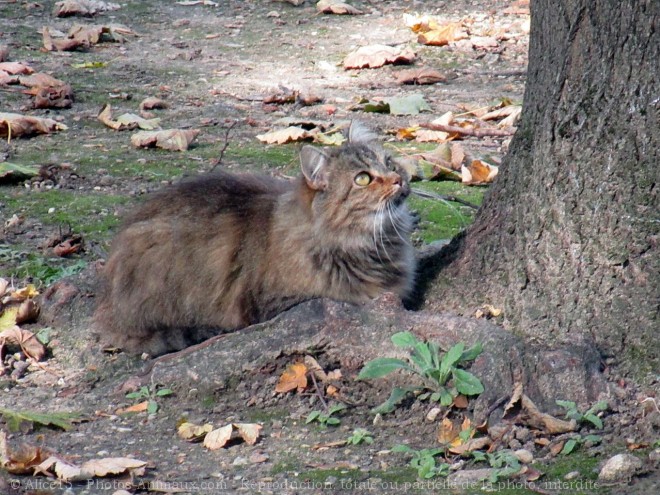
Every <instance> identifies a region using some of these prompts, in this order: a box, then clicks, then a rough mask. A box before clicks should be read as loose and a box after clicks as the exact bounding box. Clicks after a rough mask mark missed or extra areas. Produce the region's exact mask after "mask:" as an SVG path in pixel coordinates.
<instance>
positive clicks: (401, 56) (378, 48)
mask: <svg viewBox="0 0 660 495" xmlns="http://www.w3.org/2000/svg"><path fill="white" fill-rule="evenodd" d="M413 60H415V52H413V51H412V50H411V49H410V48H404V49H403V50H400V49H399V48H394V47H391V46H387V45H369V46H363V47H361V48H358V49H357V50H356V51H354V52H351V53H349V54H348V55H347V56H346V58H345V59H344V69H364V68H369V69H375V68H378V67H382V66H383V65H385V64H410V63H412V62H413Z"/></svg>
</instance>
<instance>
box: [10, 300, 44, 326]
mask: <svg viewBox="0 0 660 495" xmlns="http://www.w3.org/2000/svg"><path fill="white" fill-rule="evenodd" d="M5 311H6V310H5ZM39 311H40V308H39V305H38V304H37V303H36V302H35V301H34V299H26V300H25V301H23V302H22V303H21V304H19V305H18V310H17V312H16V323H17V324H21V323H29V322H31V321H34V320H36V319H37V317H38V316H39Z"/></svg>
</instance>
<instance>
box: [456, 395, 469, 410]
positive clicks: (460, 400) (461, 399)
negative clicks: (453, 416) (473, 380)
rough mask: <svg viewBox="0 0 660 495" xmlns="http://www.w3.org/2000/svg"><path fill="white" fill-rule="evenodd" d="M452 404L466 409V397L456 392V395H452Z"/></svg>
mask: <svg viewBox="0 0 660 495" xmlns="http://www.w3.org/2000/svg"><path fill="white" fill-rule="evenodd" d="M452 405H453V406H454V407H456V408H458V409H467V406H468V399H467V397H466V396H464V395H463V394H458V395H457V396H456V397H454V402H453V404H452Z"/></svg>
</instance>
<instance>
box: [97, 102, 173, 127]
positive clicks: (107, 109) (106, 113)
mask: <svg viewBox="0 0 660 495" xmlns="http://www.w3.org/2000/svg"><path fill="white" fill-rule="evenodd" d="M96 118H97V119H98V120H100V121H101V122H103V123H104V124H105V125H106V126H108V127H110V128H111V129H114V130H116V131H123V130H131V129H136V128H140V129H143V130H145V131H151V130H154V129H156V128H158V126H159V125H160V119H145V118H142V117H140V116H139V115H135V114H132V113H124V114H122V115H120V116H119V117H117V118H116V119H113V118H112V107H111V106H110V105H109V104H108V103H106V104H105V105H103V108H101V111H100V112H99V114H98V116H97V117H96Z"/></svg>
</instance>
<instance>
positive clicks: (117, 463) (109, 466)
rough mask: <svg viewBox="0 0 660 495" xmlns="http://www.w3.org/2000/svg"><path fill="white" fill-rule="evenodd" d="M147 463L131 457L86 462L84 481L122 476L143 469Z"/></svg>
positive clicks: (84, 464)
mask: <svg viewBox="0 0 660 495" xmlns="http://www.w3.org/2000/svg"><path fill="white" fill-rule="evenodd" d="M146 465H147V463H146V462H144V461H140V460H138V459H132V458H130V457H107V458H104V459H93V460H91V461H87V462H84V463H83V465H82V466H81V471H82V476H84V479H89V478H95V477H103V476H108V475H110V474H121V473H126V472H128V471H132V470H134V469H139V468H143V467H145V466H146Z"/></svg>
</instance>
